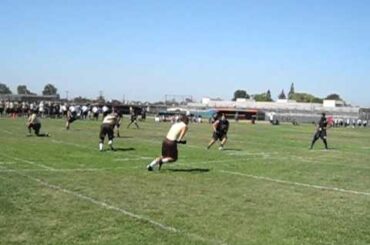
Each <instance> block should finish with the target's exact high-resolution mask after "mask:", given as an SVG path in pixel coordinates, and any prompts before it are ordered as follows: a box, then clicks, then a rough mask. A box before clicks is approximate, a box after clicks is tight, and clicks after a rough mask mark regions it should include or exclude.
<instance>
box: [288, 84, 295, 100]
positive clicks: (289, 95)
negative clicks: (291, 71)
mask: <svg viewBox="0 0 370 245" xmlns="http://www.w3.org/2000/svg"><path fill="white" fill-rule="evenodd" d="M293 95H294V83H292V84H291V85H290V90H289V93H288V98H289V99H291V98H292V96H293Z"/></svg>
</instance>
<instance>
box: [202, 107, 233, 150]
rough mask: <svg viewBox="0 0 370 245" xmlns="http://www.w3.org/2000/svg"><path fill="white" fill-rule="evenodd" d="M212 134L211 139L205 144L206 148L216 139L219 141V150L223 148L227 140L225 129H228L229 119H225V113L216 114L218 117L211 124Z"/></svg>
mask: <svg viewBox="0 0 370 245" xmlns="http://www.w3.org/2000/svg"><path fill="white" fill-rule="evenodd" d="M212 127H213V135H212V139H211V141H210V142H209V144H208V146H207V150H208V149H209V148H211V146H212V145H213V144H214V143H215V142H216V141H217V140H219V141H221V144H220V147H219V148H218V149H219V150H223V149H224V145H225V144H226V141H227V131H228V130H229V121H228V120H227V119H226V117H225V114H222V115H221V116H218V119H217V120H216V121H215V122H214V123H213V124H212Z"/></svg>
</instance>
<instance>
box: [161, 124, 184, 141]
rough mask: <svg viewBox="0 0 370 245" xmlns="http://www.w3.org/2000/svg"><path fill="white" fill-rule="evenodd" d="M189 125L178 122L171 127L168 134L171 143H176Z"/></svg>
mask: <svg viewBox="0 0 370 245" xmlns="http://www.w3.org/2000/svg"><path fill="white" fill-rule="evenodd" d="M186 127H187V125H186V124H185V123H184V122H178V123H175V124H173V125H172V126H171V128H170V130H169V131H168V133H167V136H166V138H167V139H168V140H171V141H176V140H177V139H178V137H179V136H180V133H181V131H182V130H183V129H184V128H186Z"/></svg>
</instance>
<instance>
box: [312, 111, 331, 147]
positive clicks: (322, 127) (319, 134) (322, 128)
mask: <svg viewBox="0 0 370 245" xmlns="http://www.w3.org/2000/svg"><path fill="white" fill-rule="evenodd" d="M327 126H328V121H327V119H326V117H325V113H322V114H321V118H320V120H319V122H318V123H317V128H316V133H315V135H314V136H313V139H312V142H311V147H310V150H312V148H313V145H314V144H315V142H316V140H318V139H319V138H320V139H321V140H322V141H323V142H324V145H325V149H326V150H327V149H328V142H327V140H326V138H327V134H326V127H327Z"/></svg>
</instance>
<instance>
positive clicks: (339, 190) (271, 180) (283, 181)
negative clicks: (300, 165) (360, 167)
mask: <svg viewBox="0 0 370 245" xmlns="http://www.w3.org/2000/svg"><path fill="white" fill-rule="evenodd" d="M219 172H221V173H226V174H231V175H238V176H244V177H248V178H252V179H260V180H266V181H270V182H275V183H280V184H287V185H296V186H303V187H307V188H314V189H319V190H329V191H337V192H344V193H349V194H355V195H362V196H370V193H369V192H362V191H353V190H347V189H342V188H337V187H330V186H322V185H311V184H305V183H299V182H293V181H287V180H280V179H274V178H270V177H264V176H256V175H251V174H245V173H240V172H234V171H226V170H219Z"/></svg>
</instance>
